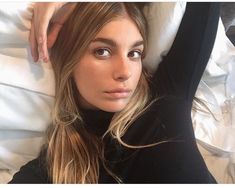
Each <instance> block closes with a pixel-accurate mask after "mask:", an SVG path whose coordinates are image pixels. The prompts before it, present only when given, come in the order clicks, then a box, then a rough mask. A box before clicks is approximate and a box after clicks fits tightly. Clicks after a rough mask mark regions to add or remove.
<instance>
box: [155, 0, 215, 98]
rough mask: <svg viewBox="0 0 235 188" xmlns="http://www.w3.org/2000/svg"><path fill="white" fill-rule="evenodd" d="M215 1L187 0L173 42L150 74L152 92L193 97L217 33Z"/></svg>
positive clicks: (162, 94)
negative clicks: (156, 67)
mask: <svg viewBox="0 0 235 188" xmlns="http://www.w3.org/2000/svg"><path fill="white" fill-rule="evenodd" d="M218 20H219V4H218V3H204V2H203V3H187V7H186V12H185V14H184V16H183V19H182V22H181V24H180V27H179V30H178V32H177V35H176V38H175V40H174V43H173V45H172V47H171V49H170V51H169V53H168V54H167V56H166V57H164V59H163V61H162V62H161V63H160V65H159V67H158V69H157V71H156V73H155V75H154V78H153V85H154V87H153V88H154V89H153V92H154V93H158V94H159V95H161V96H167V95H173V96H176V97H179V98H183V99H186V100H193V97H194V95H195V92H196V89H197V86H198V84H199V81H200V79H201V77H202V74H203V72H204V70H205V67H206V65H207V62H208V60H209V57H210V54H211V51H212V48H213V45H214V40H215V37H216V33H217V26H218Z"/></svg>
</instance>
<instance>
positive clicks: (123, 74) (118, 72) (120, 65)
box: [113, 58, 131, 82]
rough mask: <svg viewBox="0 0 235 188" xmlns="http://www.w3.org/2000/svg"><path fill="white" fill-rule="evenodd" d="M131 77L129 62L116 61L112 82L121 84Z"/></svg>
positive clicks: (121, 59) (123, 59)
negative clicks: (115, 81)
mask: <svg viewBox="0 0 235 188" xmlns="http://www.w3.org/2000/svg"><path fill="white" fill-rule="evenodd" d="M130 77H131V67H130V62H129V61H128V59H126V58H120V59H117V60H116V62H115V65H114V71H113V78H114V80H117V81H120V82H123V81H126V80H128V79H129V78H130Z"/></svg>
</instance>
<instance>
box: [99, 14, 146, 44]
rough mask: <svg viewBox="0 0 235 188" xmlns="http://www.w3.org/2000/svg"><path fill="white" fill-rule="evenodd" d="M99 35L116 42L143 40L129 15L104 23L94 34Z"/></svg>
mask: <svg viewBox="0 0 235 188" xmlns="http://www.w3.org/2000/svg"><path fill="white" fill-rule="evenodd" d="M100 37H101V38H112V39H113V40H115V41H117V42H118V41H122V42H123V41H126V42H133V41H136V40H143V38H142V36H141V34H140V31H139V29H138V27H137V26H136V24H135V23H134V21H133V20H131V19H130V18H129V17H118V18H116V19H114V20H112V21H110V22H108V23H107V24H105V25H104V27H103V28H102V29H101V30H100V31H99V32H98V34H97V35H96V36H95V38H100Z"/></svg>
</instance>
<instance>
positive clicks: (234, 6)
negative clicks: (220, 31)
mask: <svg viewBox="0 0 235 188" xmlns="http://www.w3.org/2000/svg"><path fill="white" fill-rule="evenodd" d="M220 6H221V7H220V14H221V19H222V22H223V24H224V26H225V31H226V35H227V36H228V38H229V39H230V40H231V42H232V43H233V45H234V46H235V2H223V3H221V5H220Z"/></svg>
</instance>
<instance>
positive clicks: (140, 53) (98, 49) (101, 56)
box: [93, 48, 143, 59]
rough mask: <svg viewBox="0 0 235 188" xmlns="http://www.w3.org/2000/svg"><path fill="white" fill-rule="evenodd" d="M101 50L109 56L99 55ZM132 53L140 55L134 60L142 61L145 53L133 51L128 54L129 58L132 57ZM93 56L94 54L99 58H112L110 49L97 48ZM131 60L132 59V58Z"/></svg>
mask: <svg viewBox="0 0 235 188" xmlns="http://www.w3.org/2000/svg"><path fill="white" fill-rule="evenodd" d="M100 50H103V52H104V51H107V52H108V53H109V55H108V56H104V55H100V54H98V52H99V51H100ZM131 53H138V54H139V56H138V57H133V59H141V58H142V55H143V52H142V51H141V50H132V51H130V52H129V53H128V57H129V56H130V54H131ZM93 54H94V55H95V56H96V57H97V58H107V57H110V56H111V50H110V49H108V48H96V49H94V50H93ZM130 58H132V57H130Z"/></svg>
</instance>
